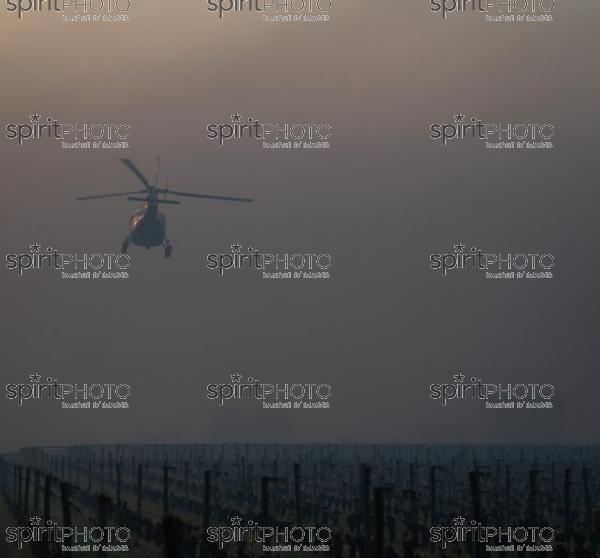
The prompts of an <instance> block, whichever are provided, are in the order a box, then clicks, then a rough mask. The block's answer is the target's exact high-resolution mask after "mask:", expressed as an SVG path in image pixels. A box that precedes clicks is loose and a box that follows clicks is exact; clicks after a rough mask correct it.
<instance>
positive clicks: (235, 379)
mask: <svg viewBox="0 0 600 558" xmlns="http://www.w3.org/2000/svg"><path fill="white" fill-rule="evenodd" d="M231 381H232V382H233V383H234V384H239V383H240V382H241V381H242V375H241V374H238V373H237V372H236V373H235V374H232V375H231Z"/></svg>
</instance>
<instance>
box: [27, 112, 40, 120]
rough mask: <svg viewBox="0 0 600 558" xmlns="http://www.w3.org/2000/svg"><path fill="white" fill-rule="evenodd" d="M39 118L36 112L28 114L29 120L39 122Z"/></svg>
mask: <svg viewBox="0 0 600 558" xmlns="http://www.w3.org/2000/svg"><path fill="white" fill-rule="evenodd" d="M40 118H41V116H40V115H39V114H38V113H37V112H36V113H35V114H30V115H29V120H31V122H39V121H40Z"/></svg>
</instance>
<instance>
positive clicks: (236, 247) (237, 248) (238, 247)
mask: <svg viewBox="0 0 600 558" xmlns="http://www.w3.org/2000/svg"><path fill="white" fill-rule="evenodd" d="M241 249H242V246H241V244H239V243H237V242H236V243H235V244H232V245H231V251H232V252H239V251H240V250H241Z"/></svg>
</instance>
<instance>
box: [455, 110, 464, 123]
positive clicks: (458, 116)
mask: <svg viewBox="0 0 600 558" xmlns="http://www.w3.org/2000/svg"><path fill="white" fill-rule="evenodd" d="M464 119H465V115H464V114H463V113H462V112H459V113H458V114H455V115H454V122H462V121H463V120H464Z"/></svg>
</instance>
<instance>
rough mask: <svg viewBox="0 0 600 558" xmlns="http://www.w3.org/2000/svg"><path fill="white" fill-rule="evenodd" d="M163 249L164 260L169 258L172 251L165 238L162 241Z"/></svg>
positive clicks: (171, 246)
mask: <svg viewBox="0 0 600 558" xmlns="http://www.w3.org/2000/svg"><path fill="white" fill-rule="evenodd" d="M163 247H164V249H165V258H170V257H171V252H172V251H173V245H172V244H171V243H170V242H169V241H168V240H167V239H166V238H165V240H164V241H163Z"/></svg>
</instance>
